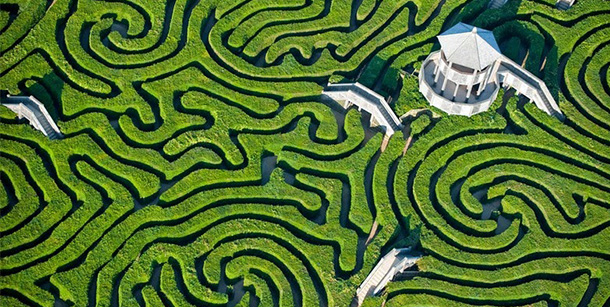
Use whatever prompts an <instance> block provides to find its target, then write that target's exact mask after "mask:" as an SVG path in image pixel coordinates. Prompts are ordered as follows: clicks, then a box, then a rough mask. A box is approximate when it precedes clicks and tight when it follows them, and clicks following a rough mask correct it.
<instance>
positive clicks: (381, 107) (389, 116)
mask: <svg viewBox="0 0 610 307" xmlns="http://www.w3.org/2000/svg"><path fill="white" fill-rule="evenodd" d="M322 95H326V96H328V97H330V98H331V99H333V100H334V101H336V102H339V103H340V104H341V106H343V108H345V109H347V108H349V107H350V106H351V105H356V106H357V107H358V110H361V109H364V110H365V111H367V112H368V113H369V114H371V126H372V127H376V126H381V127H382V128H383V129H384V131H385V134H386V135H387V136H392V135H393V134H394V133H395V132H396V131H398V130H401V129H402V124H401V123H400V120H399V119H398V117H397V116H396V114H394V111H393V110H392V108H390V106H389V105H388V103H387V102H386V100H385V98H383V97H382V96H381V95H379V94H377V93H375V92H374V91H372V90H371V89H369V88H367V87H366V86H364V85H362V84H360V83H358V82H356V83H344V84H328V86H327V87H326V89H324V91H323V92H322Z"/></svg>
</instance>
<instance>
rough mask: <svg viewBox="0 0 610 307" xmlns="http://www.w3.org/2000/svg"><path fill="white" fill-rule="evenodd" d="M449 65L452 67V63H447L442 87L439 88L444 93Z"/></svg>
mask: <svg viewBox="0 0 610 307" xmlns="http://www.w3.org/2000/svg"><path fill="white" fill-rule="evenodd" d="M451 65H453V63H452V62H449V68H448V69H447V70H446V72H447V73H445V79H444V80H443V86H442V87H441V91H444V90H445V87H446V86H447V75H448V72H449V70H450V69H451Z"/></svg>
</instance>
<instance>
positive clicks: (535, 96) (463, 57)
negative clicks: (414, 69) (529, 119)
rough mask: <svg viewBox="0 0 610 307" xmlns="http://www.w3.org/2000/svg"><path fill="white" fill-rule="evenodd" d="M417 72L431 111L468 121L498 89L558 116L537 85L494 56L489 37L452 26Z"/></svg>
mask: <svg viewBox="0 0 610 307" xmlns="http://www.w3.org/2000/svg"><path fill="white" fill-rule="evenodd" d="M438 40H439V42H440V44H441V50H439V51H436V52H433V53H431V54H430V55H429V56H428V57H427V58H426V59H425V60H424V62H423V64H422V68H421V70H420V72H419V91H420V92H421V93H422V94H423V95H424V96H425V97H426V99H427V100H428V101H429V102H430V104H431V105H433V106H435V107H437V108H439V109H441V110H443V111H445V112H447V113H449V114H457V115H466V116H471V115H474V114H477V113H480V112H484V111H486V110H487V109H489V106H490V105H491V104H492V103H493V102H494V100H495V99H496V97H497V96H498V91H499V90H500V86H501V85H502V86H505V87H514V88H515V89H516V90H517V91H518V92H519V93H521V94H523V95H525V96H526V97H527V98H529V99H530V100H533V101H534V103H535V104H536V106H537V107H538V108H540V109H542V110H543V111H545V112H546V113H548V114H549V115H553V116H557V117H559V118H560V119H562V118H563V114H562V113H561V110H560V109H559V106H557V103H556V102H555V100H554V99H553V96H552V95H551V93H550V92H549V90H548V88H547V87H546V85H545V84H544V82H543V81H542V80H540V79H539V78H538V77H536V76H535V75H533V74H532V73H530V72H528V71H527V70H525V69H523V68H522V67H521V66H519V65H518V64H517V63H515V62H513V61H512V60H510V59H509V58H507V57H505V56H503V55H502V53H500V48H499V47H498V43H496V40H495V38H494V36H493V33H492V32H491V31H488V30H484V29H479V28H477V27H473V26H471V25H467V24H464V23H458V24H457V25H455V26H453V27H452V28H450V29H449V30H447V31H445V32H444V33H442V34H441V35H439V36H438Z"/></svg>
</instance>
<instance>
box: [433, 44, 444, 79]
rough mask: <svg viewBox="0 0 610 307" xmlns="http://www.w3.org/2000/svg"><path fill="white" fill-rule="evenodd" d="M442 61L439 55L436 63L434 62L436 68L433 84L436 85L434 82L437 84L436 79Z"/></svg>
mask: <svg viewBox="0 0 610 307" xmlns="http://www.w3.org/2000/svg"><path fill="white" fill-rule="evenodd" d="M441 52H442V51H441ZM442 61H443V56H442V55H441V56H439V58H438V61H437V62H436V67H435V68H434V84H436V82H438V77H439V76H440V74H439V70H440V68H441V62H442Z"/></svg>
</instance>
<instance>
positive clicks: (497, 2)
mask: <svg viewBox="0 0 610 307" xmlns="http://www.w3.org/2000/svg"><path fill="white" fill-rule="evenodd" d="M506 2H508V0H491V1H489V5H488V7H489V8H490V9H499V8H501V7H502V6H503V5H504V4H506Z"/></svg>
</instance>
